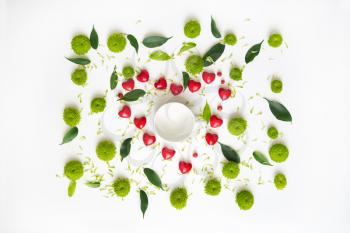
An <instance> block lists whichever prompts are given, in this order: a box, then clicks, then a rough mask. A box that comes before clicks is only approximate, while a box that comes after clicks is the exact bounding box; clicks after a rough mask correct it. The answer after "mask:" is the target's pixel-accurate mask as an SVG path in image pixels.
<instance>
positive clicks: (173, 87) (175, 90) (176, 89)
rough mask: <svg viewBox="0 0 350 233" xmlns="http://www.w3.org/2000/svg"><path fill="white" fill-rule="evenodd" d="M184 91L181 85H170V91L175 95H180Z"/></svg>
mask: <svg viewBox="0 0 350 233" xmlns="http://www.w3.org/2000/svg"><path fill="white" fill-rule="evenodd" d="M183 89H184V88H183V86H182V85H181V84H175V83H172V84H170V91H171V93H173V95H179V94H180V93H181V92H182V90H183Z"/></svg>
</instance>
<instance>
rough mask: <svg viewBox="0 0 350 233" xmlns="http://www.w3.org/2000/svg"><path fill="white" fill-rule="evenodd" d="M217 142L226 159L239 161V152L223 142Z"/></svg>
mask: <svg viewBox="0 0 350 233" xmlns="http://www.w3.org/2000/svg"><path fill="white" fill-rule="evenodd" d="M219 144H220V146H221V151H222V154H223V155H224V156H225V158H226V159H227V160H228V161H232V162H235V163H240V161H241V159H240V158H239V154H238V153H237V152H236V151H235V150H234V149H232V148H231V147H229V146H227V145H225V144H222V143H220V142H219Z"/></svg>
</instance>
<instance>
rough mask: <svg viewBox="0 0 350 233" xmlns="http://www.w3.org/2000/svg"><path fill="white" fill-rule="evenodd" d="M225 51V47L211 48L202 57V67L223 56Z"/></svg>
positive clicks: (215, 46) (219, 45) (220, 45)
mask: <svg viewBox="0 0 350 233" xmlns="http://www.w3.org/2000/svg"><path fill="white" fill-rule="evenodd" d="M224 50H225V45H223V44H220V43H218V44H216V45H214V46H213V47H211V48H210V49H209V50H208V52H207V53H206V54H204V56H203V61H204V66H210V65H211V64H213V63H214V62H215V61H216V60H218V59H219V57H220V56H221V55H222V54H223V52H224Z"/></svg>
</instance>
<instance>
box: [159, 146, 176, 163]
mask: <svg viewBox="0 0 350 233" xmlns="http://www.w3.org/2000/svg"><path fill="white" fill-rule="evenodd" d="M174 155H175V150H173V149H170V148H168V147H163V149H162V156H163V158H164V159H165V160H168V159H171V158H172V157H174Z"/></svg>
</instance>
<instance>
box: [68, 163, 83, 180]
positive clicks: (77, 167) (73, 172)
mask: <svg viewBox="0 0 350 233" xmlns="http://www.w3.org/2000/svg"><path fill="white" fill-rule="evenodd" d="M64 175H65V176H66V177H67V178H68V179H70V180H73V181H75V180H79V179H80V178H81V177H82V176H83V175H84V167H83V164H82V163H81V162H80V161H78V160H72V161H70V162H68V163H66V165H65V166H64Z"/></svg>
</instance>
